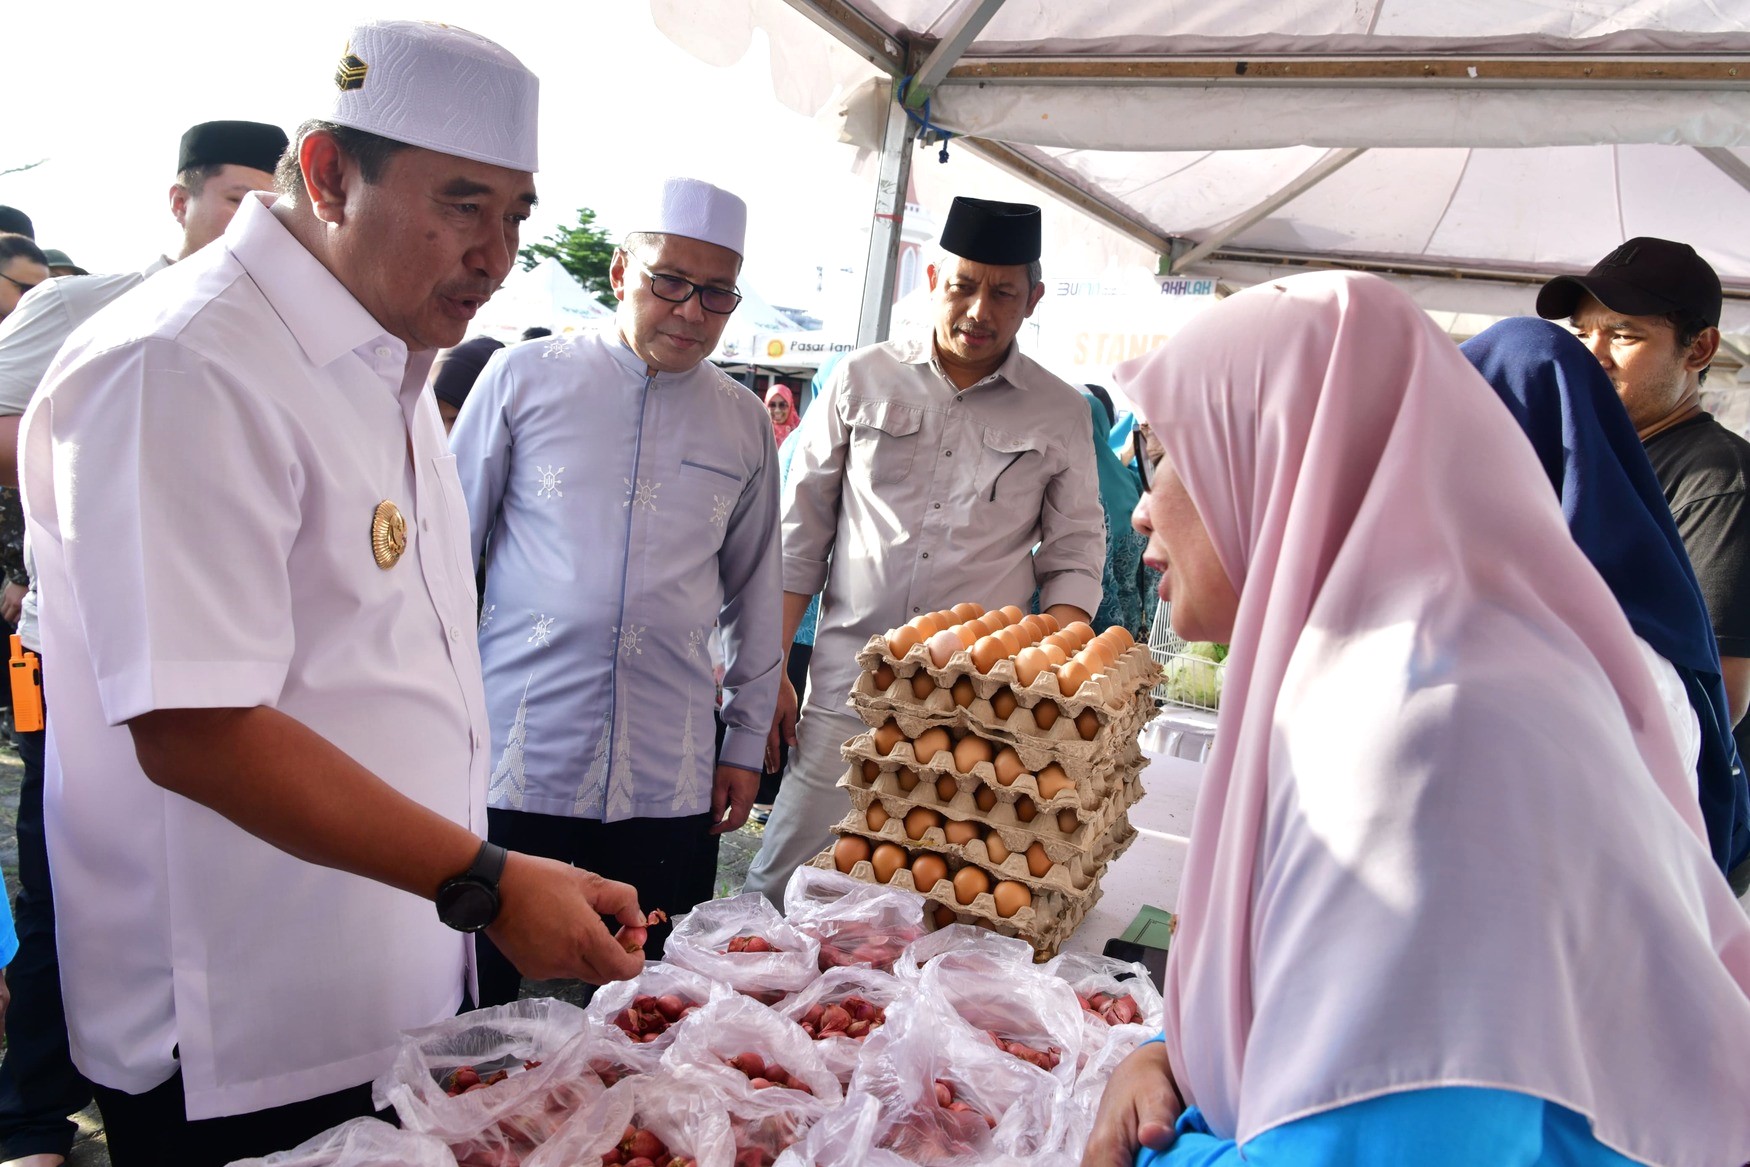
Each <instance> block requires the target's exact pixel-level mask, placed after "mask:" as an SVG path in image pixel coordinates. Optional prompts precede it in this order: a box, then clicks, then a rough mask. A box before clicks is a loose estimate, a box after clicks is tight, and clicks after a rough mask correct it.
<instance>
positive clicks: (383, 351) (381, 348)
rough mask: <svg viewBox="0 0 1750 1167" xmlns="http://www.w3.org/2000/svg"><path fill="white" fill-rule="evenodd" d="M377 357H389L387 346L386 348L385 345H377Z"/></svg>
mask: <svg viewBox="0 0 1750 1167" xmlns="http://www.w3.org/2000/svg"><path fill="white" fill-rule="evenodd" d="M377 355H378V356H380V357H387V356H389V346H388V345H386V344H380V345H378V346H377Z"/></svg>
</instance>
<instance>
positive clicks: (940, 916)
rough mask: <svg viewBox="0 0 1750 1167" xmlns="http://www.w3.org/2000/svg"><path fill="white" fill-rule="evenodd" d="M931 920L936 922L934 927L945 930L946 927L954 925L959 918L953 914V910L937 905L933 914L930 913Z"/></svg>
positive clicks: (946, 906) (945, 905)
mask: <svg viewBox="0 0 1750 1167" xmlns="http://www.w3.org/2000/svg"><path fill="white" fill-rule="evenodd" d="M932 918H933V919H934V920H935V921H936V927H938V928H946V927H947V926H948V925H950V924H952V923H954V921H955V920H957V919H959V917H958V916H956V915H955V914H954V909H953V908H950V907H949V906H948V905H947V904H937V905H936V910H935V912H934V913H932Z"/></svg>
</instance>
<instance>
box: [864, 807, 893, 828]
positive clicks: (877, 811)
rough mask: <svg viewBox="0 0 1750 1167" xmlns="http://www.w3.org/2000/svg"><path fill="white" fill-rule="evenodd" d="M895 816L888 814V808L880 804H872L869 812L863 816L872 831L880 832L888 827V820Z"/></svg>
mask: <svg viewBox="0 0 1750 1167" xmlns="http://www.w3.org/2000/svg"><path fill="white" fill-rule="evenodd" d="M892 817H893V816H892V815H890V814H888V813H887V808H886V807H884V806H882V805H881V804H880V803H879V802H871V803H870V804H869V810H868V812H867V813H866V814H865V815H864V816H863V818H864V820H865V821H866V822H868V824H869V829H870V830H871V831H879V830H880V829H881V828H882V827H884V826H886V825H887V820H888V819H890V818H892Z"/></svg>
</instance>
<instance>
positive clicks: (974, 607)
mask: <svg viewBox="0 0 1750 1167" xmlns="http://www.w3.org/2000/svg"><path fill="white" fill-rule="evenodd" d="M954 615H955V617H956V618H957V619H958V620H960V622H961V623H965V622H966V621H968V620H974V619H977V618H978V617H980V616H982V615H984V607H983V606H982V605H980V604H974V603H971V602H967V603H964V604H955V605H954Z"/></svg>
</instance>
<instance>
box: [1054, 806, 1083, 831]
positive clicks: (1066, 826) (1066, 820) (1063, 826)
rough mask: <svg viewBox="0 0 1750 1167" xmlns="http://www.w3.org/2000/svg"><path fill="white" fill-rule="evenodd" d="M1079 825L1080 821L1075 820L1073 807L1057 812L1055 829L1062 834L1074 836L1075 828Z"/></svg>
mask: <svg viewBox="0 0 1750 1167" xmlns="http://www.w3.org/2000/svg"><path fill="white" fill-rule="evenodd" d="M1081 825H1082V823H1081V820H1080V819H1078V818H1076V812H1075V808H1074V807H1073V806H1066V807H1064V808H1063V809H1062V810H1060V811H1058V812H1057V829H1058V830H1060V831H1062V832H1063V833H1064V834H1066V835H1073V834H1075V832H1076V828H1077V827H1079V826H1081Z"/></svg>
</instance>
